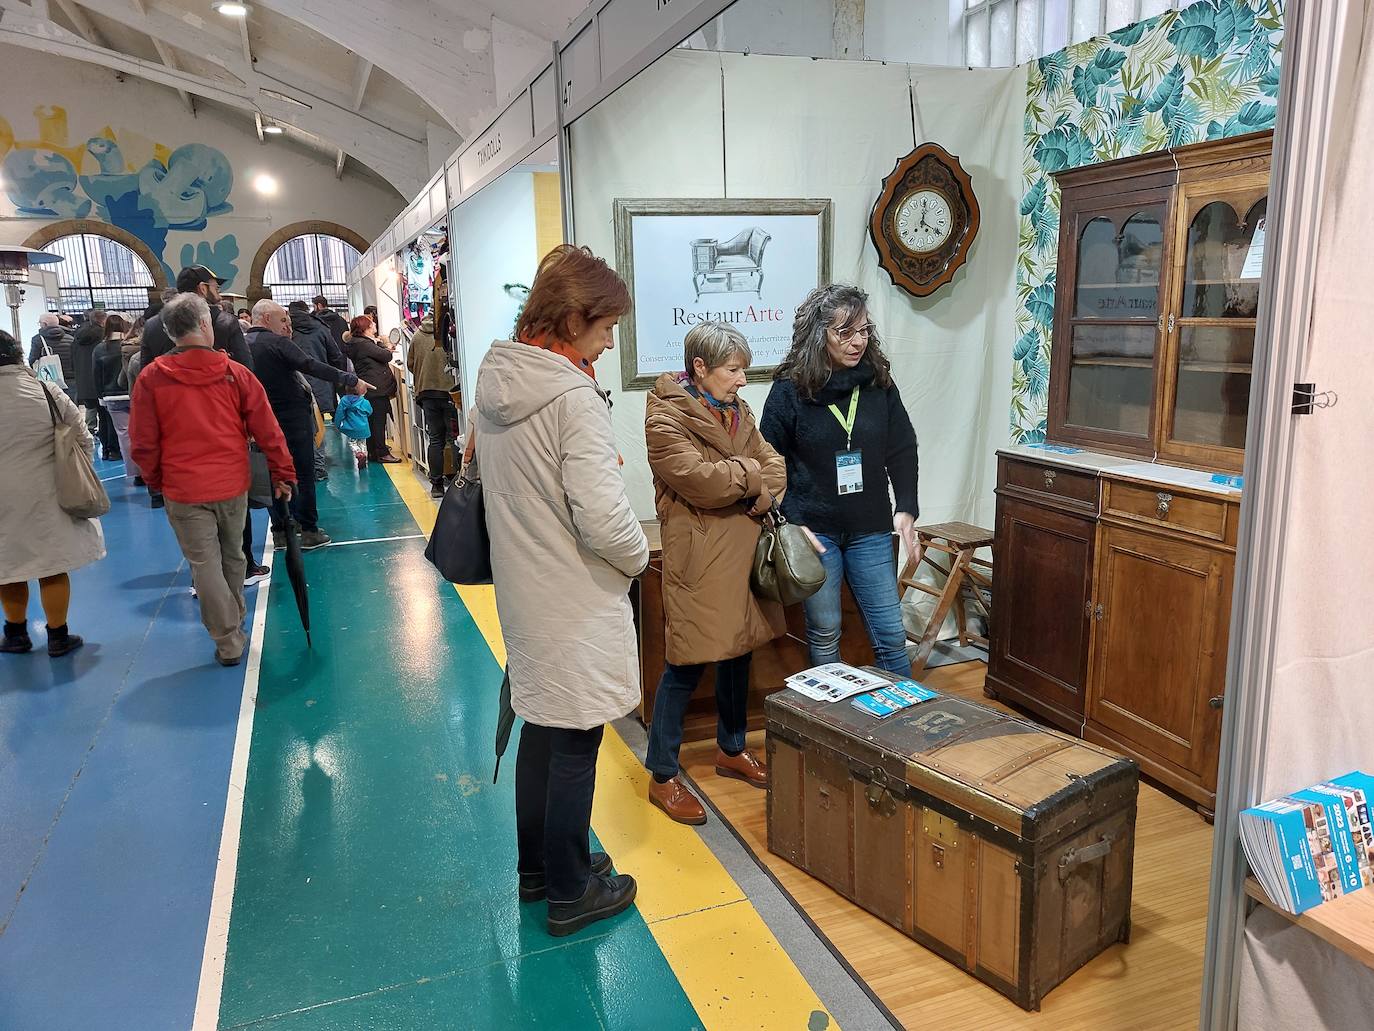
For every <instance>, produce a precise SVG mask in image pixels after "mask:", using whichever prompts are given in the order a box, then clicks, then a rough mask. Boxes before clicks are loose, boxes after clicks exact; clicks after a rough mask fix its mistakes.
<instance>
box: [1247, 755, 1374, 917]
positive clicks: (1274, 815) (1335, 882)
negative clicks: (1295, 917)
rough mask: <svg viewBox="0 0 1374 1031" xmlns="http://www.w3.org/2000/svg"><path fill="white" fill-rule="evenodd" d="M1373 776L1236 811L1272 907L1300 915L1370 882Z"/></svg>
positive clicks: (1373, 871)
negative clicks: (1238, 812)
mask: <svg viewBox="0 0 1374 1031" xmlns="http://www.w3.org/2000/svg"><path fill="white" fill-rule="evenodd" d="M1371 803H1374V777H1371V776H1370V775H1369V774H1366V773H1359V772H1355V773H1347V774H1346V775H1345V776H1344V777H1337V778H1335V779H1334V780H1329V781H1325V782H1323V783H1321V784H1314V785H1313V786H1312V787H1310V788H1305V789H1303V790H1302V791H1294V792H1293V793H1291V794H1289V795H1285V796H1284V797H1283V798H1276V799H1274V800H1273V801H1271V802H1265V803H1264V804H1263V805H1258V806H1255V807H1254V808H1252V809H1246V810H1245V811H1244V812H1242V813H1241V814H1240V838H1241V843H1242V844H1243V845H1244V846H1245V856H1246V858H1247V859H1249V861H1250V869H1251V870H1252V871H1253V872H1254V875H1255V877H1256V879H1257V880H1258V881H1259V882H1260V884H1261V885H1263V886H1264V890H1265V892H1266V893H1268V895H1269V898H1270V899H1271V900H1272V901H1273V902H1274V904H1275V905H1277V906H1280V907H1282V908H1283V909H1285V910H1287V911H1288V912H1290V913H1301V912H1303V911H1304V910H1308V909H1311V908H1312V907H1313V906H1319V905H1321V904H1322V903H1323V902H1329V901H1331V900H1332V899H1335V898H1339V897H1340V896H1341V895H1347V894H1349V893H1350V892H1352V891H1358V890H1359V889H1360V888H1363V887H1365V886H1366V885H1367V884H1369V883H1370V879H1371V877H1374V826H1371V822H1370V804H1371Z"/></svg>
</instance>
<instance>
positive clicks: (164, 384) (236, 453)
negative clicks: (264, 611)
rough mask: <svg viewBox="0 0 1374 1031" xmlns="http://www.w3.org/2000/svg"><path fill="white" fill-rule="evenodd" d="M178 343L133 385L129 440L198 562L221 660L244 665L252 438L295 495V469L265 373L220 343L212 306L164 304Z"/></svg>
mask: <svg viewBox="0 0 1374 1031" xmlns="http://www.w3.org/2000/svg"><path fill="white" fill-rule="evenodd" d="M162 325H163V327H164V328H165V329H166V330H167V333H168V334H169V335H170V336H171V338H172V339H173V340H174V341H176V349H175V350H173V351H171V352H170V353H168V354H165V355H163V356H162V357H160V358H158V359H157V360H156V361H155V362H153V364H152V365H150V366H148V367H147V368H145V369H143V370H142V371H141V372H140V373H139V376H138V379H137V380H136V381H135V383H134V393H133V402H132V406H131V407H132V412H131V414H130V418H129V440H130V444H131V446H132V448H133V453H134V456H135V459H134V460H135V461H136V462H137V463H138V468H139V469H140V470H142V472H143V479H144V480H145V481H147V484H148V489H149V490H151V491H156V492H158V493H161V494H163V495H165V497H166V499H167V521H168V522H170V523H171V524H172V529H173V530H174V531H175V532H176V535H177V543H179V544H180V545H181V553H182V554H183V555H185V556H186V561H187V562H189V563H190V564H191V580H192V582H193V583H194V584H195V588H196V593H197V594H198V595H199V596H200V618H201V620H202V621H203V622H204V623H205V629H206V630H208V631H209V632H210V636H211V637H212V638H214V641H215V658H216V659H217V660H218V661H219V663H220V665H222V666H236V665H238V663H239V662H240V661H241V660H242V658H243V650H244V646H245V645H246V644H247V643H248V639H247V637H246V636H245V635H244V632H243V619H244V616H245V615H247V611H248V610H247V607H246V606H245V605H244V602H243V574H244V570H245V568H246V560H245V559H244V556H243V540H242V538H243V523H244V517H245V516H246V514H247V512H248V486H249V482H250V480H251V475H250V473H249V468H248V437H249V436H250V435H251V436H252V438H253V439H254V440H255V441H257V444H258V447H259V448H260V449H261V450H262V452H263V454H265V455H266V456H267V466H268V469H269V470H270V471H271V475H272V485H273V489H274V491H275V493H276V496H277V497H284V498H287V499H290V497H291V490H292V484H293V483H294V482H295V479H296V469H295V466H294V465H293V463H292V461H291V453H290V452H289V451H288V450H287V449H286V438H285V437H283V436H282V432H281V427H280V426H278V425H277V420H276V417H275V416H273V415H272V409H271V408H270V407H268V404H267V394H266V392H265V391H264V390H263V389H262V384H261V383H259V382H258V380H257V378H256V377H255V376H254V375H253V374H252V373H251V372H249V371H248V369H246V368H245V367H244V366H242V365H240V364H239V363H238V362H236V361H233V360H232V359H231V358H230V357H229V356H228V355H227V354H225V353H224V352H223V351H216V350H215V349H214V346H215V330H214V324H213V322H212V320H211V315H210V307H209V305H207V304H206V303H205V300H204V299H203V298H202V297H200V295H198V294H178V295H177V296H176V297H174V298H173V299H172V300H170V301H168V302H167V305H166V307H164V308H163V309H162Z"/></svg>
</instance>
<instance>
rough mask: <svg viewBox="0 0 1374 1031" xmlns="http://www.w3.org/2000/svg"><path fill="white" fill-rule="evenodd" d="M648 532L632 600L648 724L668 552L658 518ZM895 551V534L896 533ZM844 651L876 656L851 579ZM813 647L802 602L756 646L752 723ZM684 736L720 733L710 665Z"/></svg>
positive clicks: (844, 607) (660, 658) (658, 663)
mask: <svg viewBox="0 0 1374 1031" xmlns="http://www.w3.org/2000/svg"><path fill="white" fill-rule="evenodd" d="M642 525H643V527H644V532H645V534H647V535H648V538H649V568H648V569H646V570H645V571H644V573H643V575H642V576H641V577H640V578H639V580H638V581H636V583H635V585H634V587H633V588H632V589H631V594H630V600H631V602H632V604H633V605H634V610H635V629H636V631H637V632H638V635H639V675H640V703H639V718H640V720H642V721H643V723H644V725H645V726H646V727H647V726H648V725H649V724H651V723H652V722H653V717H654V697H655V696H656V695H657V693H658V680H659V677H661V676H663V663H664V639H663V636H664V624H663V552H662V549H661V545H660V543H659V530H658V524H657V523H654V522H648V523H644V524H642ZM893 547H894V557H895V554H896V552H895V548H896V537H895V536H894V537H893ZM840 605H841V611H842V613H843V620H842V622H841V624H840V655H841V657H842V658H843V659H844V661H846V662H850V663H855V664H858V665H864V664H866V663H868V662H870V661H872V659H873V645H872V642H871V641H870V640H869V637H868V629H867V627H866V626H865V624H864V620H863V616H862V614H861V613H860V612H859V606H858V605H857V604H856V603H855V601H854V596H853V595H852V594H850V592H849V585H848V584H846V585H845V586H844V587H843V588H842V592H841V602H840ZM811 664H812V663H811V653H810V650H809V649H808V648H807V645H806V615H805V613H804V612H803V611H802V606H800V605H791V606H789V607H788V609H787V633H785V634H784V635H783V636H782V637H779V638H777V639H776V640H773V641H769V642H768V643H767V644H766V645H764V646H762V647H761V648H755V649H754V661H753V663H752V665H751V666H750V668H749V729H750V730H751V731H753V730H761V729H763V700H764V698H765V697H767V695H768V693H769V692H770V691H775V690H777V686H778V685H779V684H781V683H782V682H783V681H784V680H785V679H786V678H787V677H790V676H791V675H792V674H793V673H797V672H800V671H801V670H804V669H807V668H808V667H809V666H811ZM682 724H683V736H682V739H683V740H684V741H707V740H710V739H711V738H713V737H715V736H716V671H715V668H714V667H708V668H707V670H706V672H705V673H704V674H703V675H702V678H701V685H700V686H699V687H698V688H697V690H696V691H695V693H693V695H692V700H691V702H690V703H689V704H688V706H687V714H686V716H685V718H684V719H683V721H682Z"/></svg>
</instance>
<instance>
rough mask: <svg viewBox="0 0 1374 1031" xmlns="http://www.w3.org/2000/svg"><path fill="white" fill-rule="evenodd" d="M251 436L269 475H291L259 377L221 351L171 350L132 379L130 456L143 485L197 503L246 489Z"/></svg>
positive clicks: (276, 479) (276, 478)
mask: <svg viewBox="0 0 1374 1031" xmlns="http://www.w3.org/2000/svg"><path fill="white" fill-rule="evenodd" d="M249 437H252V438H253V439H254V440H256V441H257V444H258V447H259V448H261V449H262V452H263V454H265V455H266V456H267V466H268V468H269V469H270V470H271V473H272V482H273V483H294V482H295V481H296V467H295V466H294V465H293V464H292V461H291V452H289V451H288V450H287V449H286V438H285V437H284V436H282V432H281V427H280V426H279V425H277V419H276V416H274V415H273V414H272V409H271V408H270V407H268V404H267V394H266V392H264V391H263V389H262V384H261V383H259V382H258V379H257V377H256V376H254V375H253V374H252V373H251V372H249V371H248V369H246V368H245V367H244V366H242V365H240V364H239V363H238V362H236V361H233V360H231V359H230V358H229V356H228V355H226V354H225V353H224V352H223V351H212V350H210V349H209V348H205V347H187V348H181V349H178V350H176V351H172V352H171V353H170V354H165V355H163V356H162V357H161V358H159V359H158V360H157V361H155V362H153V364H152V365H150V366H149V367H148V368H146V369H144V370H142V371H141V372H140V373H139V375H138V379H137V380H136V381H135V382H134V392H133V399H132V404H131V410H130V414H129V443H130V445H131V447H132V449H133V459H134V462H135V464H136V465H137V466H138V468H139V471H140V472H141V473H142V474H143V479H144V480H145V481H146V482H147V484H148V487H149V489H151V490H153V491H159V492H161V493H163V494H165V495H166V496H167V497H168V498H169V499H170V500H172V501H176V502H180V503H181V504H183V505H203V504H210V503H211V502H215V501H228V500H229V499H230V498H236V497H238V496H239V495H240V494H245V493H247V491H248V485H249V480H250V474H249V471H248V438H249Z"/></svg>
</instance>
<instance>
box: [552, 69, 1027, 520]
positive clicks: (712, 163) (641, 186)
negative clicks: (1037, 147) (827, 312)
mask: <svg viewBox="0 0 1374 1031" xmlns="http://www.w3.org/2000/svg"><path fill="white" fill-rule="evenodd" d="M913 84H914V97H915V103H914V107H915V125H916V131H915V133H913V117H912V111H913V100H912V97H913V93H912V86H913ZM1025 91H1026V71H1025V69H1024V68H1020V69H996V70H990V71H989V70H979V71H967V70H963V69H948V68H909V67H908V66H906V65H894V64H888V65H884V64H878V63H873V62H856V61H825V60H811V59H806V58H788V57H763V56H745V55H737V54H716V53H703V52H691V51H674V52H673V53H671V54H669V55H667V56H666V57H664V58H663V59H662V60H660V61H659V62H658V63H657V64H655V65H654V66H653V67H652V68H650V69H649V70H647V71H646V72H644V73H643V74H642V75H641V76H640V77H639V78H637V79H636V80H634V81H633V82H631V83H630V84H629V85H627V86H626V87H625V88H623V89H622V90H620V91H619V92H618V93H616V94H615V95H614V96H612V97H611V98H610V99H608V100H607V101H605V102H604V103H602V104H600V105H598V106H597V107H596V108H595V109H593V110H592V111H591V112H590V113H589V114H587V115H585V116H584V117H583V118H581V119H579V120H578V121H577V122H576V123H575V124H574V125H573V127H572V176H573V196H574V217H575V225H576V238H577V242H578V243H580V244H585V245H587V246H589V247H591V248H592V250H593V251H595V252H596V253H597V254H599V255H601V256H603V257H605V258H607V259H608V260H613V257H614V253H615V236H614V230H613V227H612V221H611V202H612V201H613V200H615V199H616V198H627V197H731V198H742V197H828V198H830V199H831V200H833V201H834V256H833V261H832V278H833V279H834V280H835V281H837V282H851V283H857V284H858V285H859V286H861V287H862V288H863V289H865V290H866V291H868V292H869V293H870V294H871V295H872V302H871V303H872V315H873V317H874V319H875V320H876V321H877V323H878V325H879V328H880V330H881V332H882V333H883V336H884V339H885V342H886V347H887V350H888V354H889V355H890V356H891V357H892V360H893V370H894V373H895V375H896V379H897V383H898V386H899V387H900V388H901V391H902V396H903V399H904V401H905V402H906V405H907V408H908V409H909V410H910V412H911V416H912V421H913V423H914V424H915V426H916V432H917V434H918V436H919V438H920V450H921V481H920V499H921V521H923V522H938V521H943V520H947V519H966V520H970V521H974V522H979V523H981V524H982V525H984V526H988V527H991V525H992V518H993V507H994V506H993V493H992V490H993V486H994V478H995V471H996V470H995V457H994V452H995V450H996V448H997V447H999V446H1000V445H1001V444H1003V443H1005V441H1006V439H1007V412H1008V410H1009V406H1010V397H1011V346H1012V343H1013V331H1012V313H1013V308H1014V302H1015V276H1014V264H1015V260H1016V233H1017V203H1018V201H1019V190H1020V174H1021V169H1020V164H1021V142H1022V141H1021V134H1022V122H1023V117H1024V110H1025ZM722 98H723V107H722ZM927 140H934V141H936V142H938V143H940V144H941V145H943V146H944V147H945V148H946V149H947V150H949V151H950V152H951V153H953V154H956V155H958V156H959V158H960V159H961V161H962V162H963V165H964V167H965V168H966V169H967V170H968V171H969V173H970V174H971V175H972V177H973V185H974V190H975V192H976V193H977V196H978V200H979V204H980V206H981V208H982V228H981V229H980V230H979V234H978V239H977V241H976V242H975V244H974V246H973V250H972V252H971V255H970V260H969V263H968V264H967V265H966V266H965V267H964V269H963V270H961V271H960V272H959V273H958V275H957V276H956V277H955V279H954V281H953V282H952V283H950V284H948V285H947V286H945V287H943V288H942V289H941V290H940V291H939V292H938V293H937V294H936V295H935V296H934V297H931V298H926V299H923V300H917V299H913V298H910V297H908V296H907V295H906V294H905V293H904V292H902V291H900V290H898V289H897V288H895V287H893V286H892V285H891V283H890V281H889V280H888V277H887V274H886V273H884V272H883V271H882V270H881V269H879V268H878V265H877V256H876V254H875V252H874V250H873V246H872V243H871V242H870V241H869V240H868V216H869V212H870V211H871V210H872V206H873V203H874V201H875V200H876V199H877V196H878V191H879V189H880V188H881V185H882V179H883V177H884V176H885V175H887V174H888V172H890V171H891V170H892V167H893V165H894V164H896V162H897V160H898V159H899V158H900V157H902V156H904V155H905V154H907V153H908V152H909V151H910V150H911V149H912V148H913V147H914V146H915V145H916V143H918V142H921V143H923V142H926V141H927ZM597 375H598V377H600V379H601V382H602V383H603V384H604V385H606V386H607V387H608V388H610V389H611V393H612V397H613V399H614V401H615V409H614V412H613V421H614V425H615V429H616V436H617V439H618V442H619V445H620V448H621V452H622V454H623V455H624V458H625V478H626V482H627V484H628V485H629V491H630V500H631V502H632V503H633V504H634V506H635V511H636V512H637V513H638V514H639V516H640V518H643V519H648V518H652V516H653V490H652V486H651V477H650V474H649V469H648V465H647V462H646V459H645V447H644V396H643V392H642V391H635V392H631V393H626V392H624V391H621V390H620V373H619V363H618V356H614V355H608V356H607V357H606V358H604V359H602V361H601V362H600V363H598V365H597ZM767 392H768V386H767V384H758V385H753V386H750V387H747V388H746V389H745V391H744V396H745V398H746V399H747V400H748V402H749V403H750V405H751V406H753V408H754V409H755V411H756V412H760V411H761V410H762V407H763V400H764V398H765V397H766V396H767Z"/></svg>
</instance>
